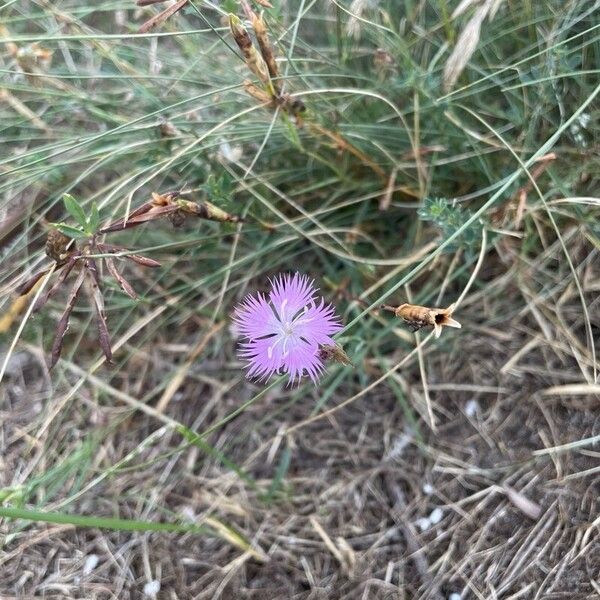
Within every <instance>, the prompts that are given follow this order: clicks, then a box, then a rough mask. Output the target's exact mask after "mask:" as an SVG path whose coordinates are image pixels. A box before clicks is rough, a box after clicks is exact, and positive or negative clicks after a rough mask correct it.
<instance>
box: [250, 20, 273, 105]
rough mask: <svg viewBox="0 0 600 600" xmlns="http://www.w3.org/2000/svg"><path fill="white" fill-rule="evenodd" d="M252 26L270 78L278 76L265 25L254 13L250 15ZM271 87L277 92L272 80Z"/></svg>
mask: <svg viewBox="0 0 600 600" xmlns="http://www.w3.org/2000/svg"><path fill="white" fill-rule="evenodd" d="M252 27H253V29H254V33H255V35H256V41H257V42H258V46H259V48H260V53H261V54H262V57H263V58H264V60H265V63H266V65H267V69H269V75H270V76H271V79H273V78H275V77H278V76H279V69H278V67H277V62H276V61H275V54H274V53H273V47H272V46H271V43H270V42H269V37H268V36H267V27H266V25H265V21H264V19H263V18H262V15H261V16H258V15H256V14H254V15H253V16H252ZM273 88H274V89H275V92H277V93H279V88H278V86H277V84H276V83H274V82H273Z"/></svg>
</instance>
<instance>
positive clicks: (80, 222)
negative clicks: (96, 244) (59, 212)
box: [53, 194, 100, 240]
mask: <svg viewBox="0 0 600 600" xmlns="http://www.w3.org/2000/svg"><path fill="white" fill-rule="evenodd" d="M63 203H64V205H65V209H66V210H67V212H68V213H69V215H71V217H73V219H74V220H75V222H76V223H77V226H76V227H74V226H73V225H69V224H68V223H65V222H61V223H53V225H54V227H56V229H58V231H60V232H61V233H62V234H63V235H66V236H67V237H70V238H72V239H75V240H77V239H84V238H89V237H92V236H93V235H95V234H96V233H97V231H98V227H99V226H100V211H99V210H98V205H97V204H96V202H92V208H91V211H90V214H89V215H86V214H85V211H84V210H83V208H82V207H81V204H80V203H79V202H78V201H77V200H76V199H75V198H74V197H73V196H71V194H64V195H63Z"/></svg>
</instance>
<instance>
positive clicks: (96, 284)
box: [85, 258, 112, 363]
mask: <svg viewBox="0 0 600 600" xmlns="http://www.w3.org/2000/svg"><path fill="white" fill-rule="evenodd" d="M85 265H86V269H85V272H86V273H87V274H88V281H89V284H90V289H91V297H92V302H93V304H94V310H95V311H96V325H97V326H98V341H99V342H100V348H102V352H103V353H104V356H105V357H106V362H108V363H110V362H111V361H112V350H111V349H110V335H109V333H108V326H107V324H106V313H105V312H104V296H103V295H102V290H101V289H100V275H99V274H98V267H97V266H96V262H95V261H94V260H93V259H92V258H88V259H87V260H86V261H85Z"/></svg>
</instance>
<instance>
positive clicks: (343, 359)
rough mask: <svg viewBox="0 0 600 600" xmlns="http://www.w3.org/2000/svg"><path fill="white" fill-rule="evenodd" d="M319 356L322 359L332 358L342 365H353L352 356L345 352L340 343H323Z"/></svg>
mask: <svg viewBox="0 0 600 600" xmlns="http://www.w3.org/2000/svg"><path fill="white" fill-rule="evenodd" d="M319 358H320V359H321V360H332V361H333V362H336V363H340V364H342V365H351V366H354V365H353V364H352V361H351V360H350V357H349V356H348V355H347V354H346V353H345V352H344V349H343V348H342V347H341V346H340V345H338V344H331V345H329V344H323V345H322V346H319Z"/></svg>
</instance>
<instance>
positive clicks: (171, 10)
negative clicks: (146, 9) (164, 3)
mask: <svg viewBox="0 0 600 600" xmlns="http://www.w3.org/2000/svg"><path fill="white" fill-rule="evenodd" d="M187 3H188V0H179V2H176V3H175V4H173V5H171V6H169V7H168V8H165V10H163V11H162V12H160V13H158V14H157V15H156V16H154V17H152V18H151V19H148V20H147V21H146V22H145V23H144V24H143V25H142V26H141V27H140V28H139V29H138V33H148V31H150V30H151V29H154V28H155V27H158V26H159V25H161V24H162V23H164V22H165V21H166V20H167V19H168V18H169V17H171V16H173V15H174V14H175V13H176V12H178V11H180V10H181V9H182V8H183V7H184V6H185V5H186V4H187Z"/></svg>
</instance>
